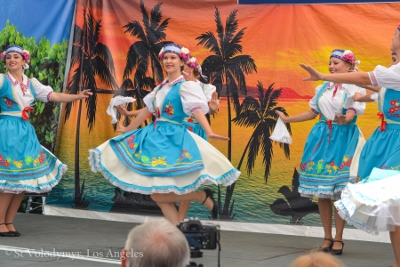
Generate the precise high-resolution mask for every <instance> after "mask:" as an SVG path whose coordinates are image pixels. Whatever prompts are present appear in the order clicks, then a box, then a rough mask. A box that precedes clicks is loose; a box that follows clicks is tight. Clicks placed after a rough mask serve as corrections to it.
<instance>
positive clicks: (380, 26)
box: [77, 0, 400, 95]
mask: <svg viewBox="0 0 400 267" xmlns="http://www.w3.org/2000/svg"><path fill="white" fill-rule="evenodd" d="M78 2H79V1H78ZM86 2H87V1H85V4H86ZM93 2H94V3H95V6H91V9H92V12H93V14H94V17H95V18H96V19H101V25H102V29H101V32H100V35H101V39H100V42H103V43H104V44H106V45H107V46H108V47H109V48H110V50H111V52H112V55H113V59H114V63H115V65H116V72H117V77H116V78H117V82H118V84H121V80H122V74H123V69H124V67H125V58H126V53H127V51H128V48H129V46H130V45H131V44H133V43H134V42H135V41H137V39H135V38H134V37H132V36H130V35H129V34H127V33H124V29H123V28H122V26H123V25H125V24H127V23H128V22H130V21H133V20H138V21H140V22H141V20H142V15H141V13H140V10H139V1H138V0H136V1H135V3H132V2H125V1H109V3H108V5H107V6H97V5H102V4H104V3H101V2H102V1H93ZM97 2H100V3H97ZM158 2H159V1H154V0H146V1H145V6H146V8H147V11H148V12H150V10H151V9H152V8H153V7H154V5H155V4H157V3H158ZM215 7H217V8H218V10H219V11H220V16H221V20H222V22H223V24H224V25H225V21H226V18H227V17H228V15H229V13H231V12H232V11H233V10H235V9H237V10H238V13H237V19H238V21H239V24H238V29H239V30H240V29H242V28H246V30H245V34H244V38H243V39H242V42H241V45H242V46H243V54H247V55H250V56H251V57H252V58H253V59H254V60H255V63H256V65H257V73H255V74H252V75H249V76H247V78H246V79H247V84H248V86H255V85H256V84H257V81H261V82H262V83H263V84H264V86H265V87H267V85H269V84H270V83H275V88H279V87H289V88H293V89H294V90H296V91H297V92H298V93H299V94H301V95H312V94H313V92H314V88H315V85H316V84H315V83H312V82H303V81H302V80H301V79H302V77H304V76H305V72H304V71H302V69H301V68H300V67H299V65H298V64H299V63H300V62H305V63H308V64H310V65H312V66H315V67H317V68H318V69H319V70H321V71H327V64H328V60H329V55H330V52H331V51H332V50H333V49H335V48H343V49H350V50H352V51H353V52H354V53H355V55H356V57H357V58H358V59H359V60H361V65H360V66H359V68H360V69H361V70H365V71H370V70H372V69H373V68H374V66H376V65H377V64H382V65H388V64H389V62H390V45H391V37H392V35H393V33H394V31H395V28H396V26H397V24H398V22H399V18H400V4H397V3H392V4H357V5H355V4H349V5H238V4H236V1H232V0H230V1H212V0H208V1H192V0H181V1H165V2H163V4H162V6H161V10H162V12H163V13H162V14H163V20H164V19H166V18H170V20H169V24H168V27H167V30H166V34H167V40H172V41H176V42H177V43H179V44H182V45H183V46H186V47H188V48H189V49H190V50H191V51H192V55H194V56H197V57H198V58H199V59H200V61H202V60H203V59H204V58H206V57H207V56H209V55H210V54H211V53H210V52H209V51H208V50H206V49H204V48H203V47H202V46H197V43H198V41H196V37H198V36H199V35H201V34H203V33H205V32H207V31H211V32H213V33H214V34H216V24H215V21H214V15H215ZM77 8H78V14H77V18H78V20H77V24H78V25H80V24H81V23H82V22H81V20H82V18H81V16H79V14H81V12H82V11H81V10H82V5H79V3H78V6H77Z"/></svg>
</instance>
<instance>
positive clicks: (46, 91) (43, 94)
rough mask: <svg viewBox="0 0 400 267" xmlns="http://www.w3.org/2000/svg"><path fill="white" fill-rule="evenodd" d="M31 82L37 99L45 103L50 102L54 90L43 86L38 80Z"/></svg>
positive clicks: (33, 79)
mask: <svg viewBox="0 0 400 267" xmlns="http://www.w3.org/2000/svg"><path fill="white" fill-rule="evenodd" d="M31 82H32V86H33V89H34V90H35V93H36V98H37V99H38V100H39V101H41V102H44V103H46V102H49V100H50V95H51V94H52V93H53V88H51V86H48V85H43V84H42V83H41V82H39V81H38V80H37V79H36V78H32V80H31Z"/></svg>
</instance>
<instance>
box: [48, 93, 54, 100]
mask: <svg viewBox="0 0 400 267" xmlns="http://www.w3.org/2000/svg"><path fill="white" fill-rule="evenodd" d="M53 93H54V92H49V93H48V94H47V101H50V97H51V95H52V94H53Z"/></svg>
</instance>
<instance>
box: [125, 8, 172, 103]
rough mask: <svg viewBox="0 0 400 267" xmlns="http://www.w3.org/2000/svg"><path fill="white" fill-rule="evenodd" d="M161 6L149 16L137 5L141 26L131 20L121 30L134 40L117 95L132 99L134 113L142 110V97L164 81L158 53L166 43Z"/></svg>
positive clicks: (164, 22)
mask: <svg viewBox="0 0 400 267" xmlns="http://www.w3.org/2000/svg"><path fill="white" fill-rule="evenodd" d="M161 5H162V3H158V4H156V5H155V6H154V7H153V9H152V10H151V12H150V14H149V13H148V12H147V10H146V7H145V5H144V3H143V1H140V11H141V13H142V24H141V23H140V22H139V21H137V20H134V21H131V22H129V23H127V24H126V25H124V26H123V28H124V29H125V33H130V34H131V36H133V37H135V38H137V39H138V40H137V41H136V42H134V43H133V44H132V45H131V46H130V47H129V50H128V53H127V55H126V66H125V69H124V74H123V80H124V82H123V85H122V86H121V88H120V91H121V92H120V94H122V95H124V96H133V97H135V98H136V99H137V102H136V103H137V105H138V106H137V108H138V109H140V108H142V107H143V106H144V104H143V103H142V100H143V97H144V96H146V94H147V93H148V92H149V91H151V90H152V89H153V88H154V87H155V85H156V83H158V82H161V81H162V80H163V79H164V75H163V69H162V66H161V63H160V61H159V58H158V53H159V52H160V50H161V48H162V47H163V46H164V45H165V44H166V43H169V42H168V41H165V38H166V33H165V30H166V28H167V26H168V22H169V18H167V19H165V20H162V12H161ZM132 76H133V79H132V78H131V77H132ZM131 108H132V105H129V106H128V109H131Z"/></svg>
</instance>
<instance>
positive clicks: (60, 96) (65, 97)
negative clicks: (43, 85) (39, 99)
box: [49, 89, 93, 102]
mask: <svg viewBox="0 0 400 267" xmlns="http://www.w3.org/2000/svg"><path fill="white" fill-rule="evenodd" d="M91 95H93V93H92V92H91V90H90V89H86V90H83V91H81V92H79V94H76V95H75V94H65V93H56V92H53V93H52V94H51V95H50V99H49V100H50V101H53V102H72V101H76V100H80V99H84V98H88V97H89V96H91Z"/></svg>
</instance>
